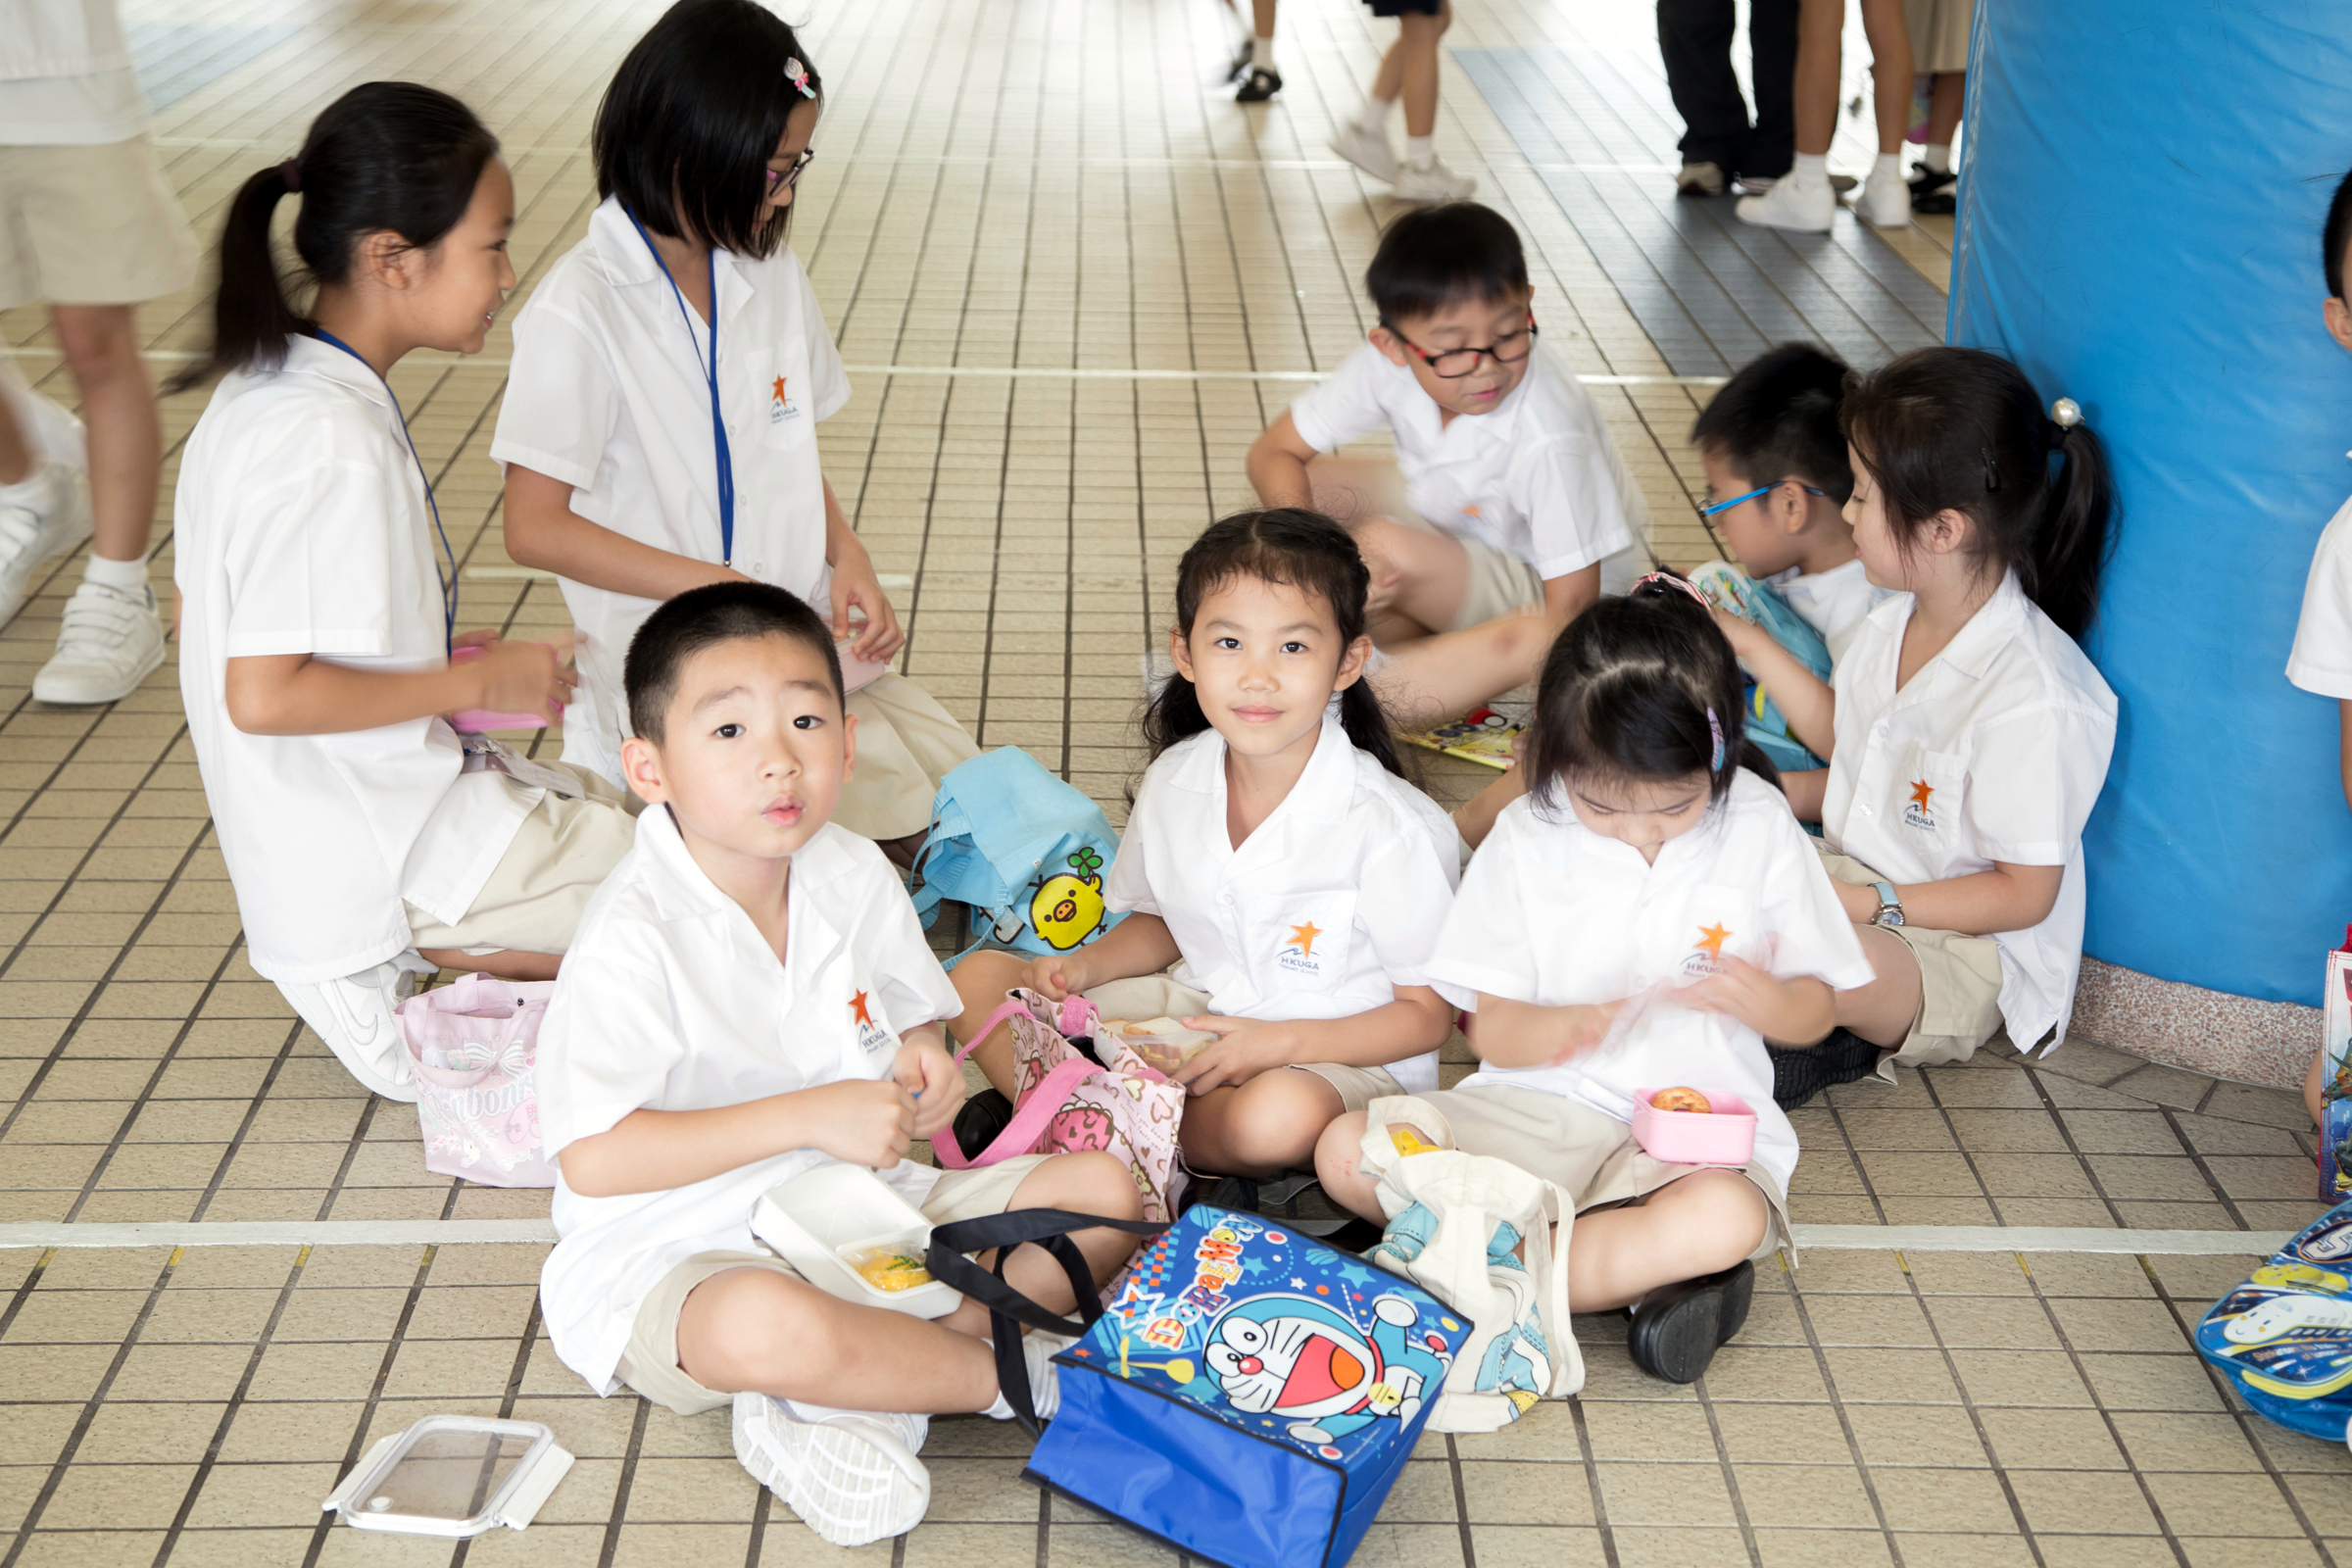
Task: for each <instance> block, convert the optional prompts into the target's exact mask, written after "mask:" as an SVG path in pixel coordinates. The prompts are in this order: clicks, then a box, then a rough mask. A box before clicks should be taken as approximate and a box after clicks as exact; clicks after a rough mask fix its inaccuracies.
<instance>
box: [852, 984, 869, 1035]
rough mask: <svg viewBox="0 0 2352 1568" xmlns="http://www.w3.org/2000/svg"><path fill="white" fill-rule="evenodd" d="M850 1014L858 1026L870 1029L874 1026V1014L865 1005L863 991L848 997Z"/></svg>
mask: <svg viewBox="0 0 2352 1568" xmlns="http://www.w3.org/2000/svg"><path fill="white" fill-rule="evenodd" d="M850 1016H852V1017H854V1018H856V1019H857V1020H858V1024H859V1026H860V1027H863V1028H866V1029H871V1028H872V1027H873V1026H874V1015H873V1014H872V1013H870V1012H868V1011H867V1010H866V1007H865V993H864V992H862V991H860V992H858V994H857V995H856V996H854V997H852V998H851V999H850Z"/></svg>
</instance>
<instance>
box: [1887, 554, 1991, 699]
mask: <svg viewBox="0 0 2352 1568" xmlns="http://www.w3.org/2000/svg"><path fill="white" fill-rule="evenodd" d="M1918 602H1919V601H1918V598H1917V596H1915V595H1913V594H1908V593H1899V594H1896V595H1895V596H1894V597H1892V598H1891V599H1888V600H1887V602H1886V603H1885V604H1883V605H1881V606H1879V608H1878V609H1876V610H1874V611H1872V612H1871V613H1870V620H1871V623H1872V624H1873V625H1875V626H1877V627H1878V628H1879V629H1880V630H1881V631H1884V632H1886V633H1887V635H1888V636H1890V637H1892V638H1893V639H1894V642H1895V647H1896V648H1897V650H1898V651H1899V650H1900V648H1901V646H1902V638H1903V627H1904V626H1906V625H1907V624H1909V623H1910V620H1911V612H1912V609H1913V607H1915V606H1916V605H1917V604H1918ZM2026 604H2027V600H2026V590H2025V585H2024V584H2023V583H2021V582H2019V581H2018V580H2017V573H2016V572H2014V571H2010V572H2004V573H2002V574H2001V582H2000V586H1999V587H1997V588H1995V589H1993V591H1992V597H1991V598H1989V599H1987V600H1985V603H1984V604H1982V605H1980V606H1978V607H1977V613H1975V614H1973V615H1971V616H1969V617H1968V623H1967V624H1966V625H1964V626H1962V627H1961V628H1960V629H1959V630H1958V631H1957V632H1955V633H1953V634H1952V640H1951V641H1950V642H1948V643H1946V644H1945V645H1944V647H1943V651H1942V652H1941V653H1939V654H1937V655H1936V658H1935V659H1934V660H1932V661H1931V662H1932V663H1939V664H1949V665H1950V666H1951V667H1952V668H1953V669H1955V670H1957V671H1958V672H1959V673H1961V674H1963V675H1966V676H1968V677H1969V678H1970V679H1971V680H1982V679H1983V678H1984V676H1985V671H1986V670H1987V669H1989V668H1991V667H1992V659H1993V656H1994V655H1995V654H1997V653H1999V652H2000V651H2001V650H2002V649H2003V648H2005V647H2007V646H2008V645H2009V643H2010V641H2011V639H2013V638H2014V637H2015V636H2016V635H2017V631H2018V628H2019V627H2021V626H2023V625H2024V624H2025V623H2026Z"/></svg>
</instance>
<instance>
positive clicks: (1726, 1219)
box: [1677, 1170, 1772, 1274]
mask: <svg viewBox="0 0 2352 1568" xmlns="http://www.w3.org/2000/svg"><path fill="white" fill-rule="evenodd" d="M1683 1182H1685V1183H1689V1184H1691V1193H1690V1196H1689V1200H1688V1201H1689V1203H1690V1207H1689V1208H1688V1209H1687V1210H1686V1211H1685V1216H1684V1217H1685V1219H1686V1221H1687V1224H1688V1231H1687V1234H1688V1235H1690V1237H1691V1240H1692V1243H1693V1245H1694V1246H1697V1247H1699V1248H1700V1249H1701V1250H1703V1251H1704V1253H1705V1263H1706V1266H1705V1267H1704V1268H1703V1269H1702V1270H1701V1272H1703V1273H1709V1274H1712V1273H1714V1272H1716V1271H1717V1270H1719V1269H1727V1268H1730V1267H1731V1266H1732V1265H1733V1264H1735V1263H1737V1262H1739V1261H1740V1259H1741V1258H1743V1257H1748V1256H1750V1255H1752V1254H1753V1253H1754V1252H1755V1250H1756V1248H1757V1247H1758V1246H1759V1245H1760V1244H1761V1243H1762V1242H1763V1240H1764V1232H1765V1230H1766V1228H1767V1227H1768V1226H1769V1225H1770V1224H1771V1223H1772V1205H1771V1203H1770V1202H1769V1201H1766V1199H1765V1197H1764V1193H1763V1191H1762V1189H1760V1188H1758V1187H1757V1186H1756V1184H1755V1183H1754V1182H1751V1181H1749V1180H1748V1179H1747V1178H1746V1177H1744V1176H1742V1175H1740V1174H1739V1173H1738V1172H1736V1171H1728V1170H1724V1171H1704V1172H1701V1173H1700V1174H1698V1175H1696V1176H1686V1177H1684V1178H1683ZM1677 1185H1678V1186H1679V1185H1682V1183H1677Z"/></svg>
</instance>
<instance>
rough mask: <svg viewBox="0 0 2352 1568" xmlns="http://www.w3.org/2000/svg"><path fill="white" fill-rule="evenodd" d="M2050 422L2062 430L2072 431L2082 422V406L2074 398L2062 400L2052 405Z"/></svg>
mask: <svg viewBox="0 0 2352 1568" xmlns="http://www.w3.org/2000/svg"><path fill="white" fill-rule="evenodd" d="M2050 422H2051V423H2052V424H2054V425H2056V426H2057V427H2058V428H2059V429H2061V430H2072V429H2073V428H2074V427H2075V426H2076V425H2078V424H2081V423H2082V404H2080V403H2077V402H2076V401H2075V400H2074V399H2073V398H2060V399H2059V400H2058V401H2057V402H2055V403H2053V404H2051V405H2050Z"/></svg>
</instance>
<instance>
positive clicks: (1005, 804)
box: [913, 746, 1121, 967]
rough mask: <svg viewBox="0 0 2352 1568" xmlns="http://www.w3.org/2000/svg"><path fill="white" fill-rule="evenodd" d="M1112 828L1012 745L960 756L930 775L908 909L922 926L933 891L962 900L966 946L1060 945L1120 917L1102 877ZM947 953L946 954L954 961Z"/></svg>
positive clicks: (932, 914)
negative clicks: (968, 921) (1108, 902)
mask: <svg viewBox="0 0 2352 1568" xmlns="http://www.w3.org/2000/svg"><path fill="white" fill-rule="evenodd" d="M1118 853H1119V836H1118V835H1117V834H1116V833H1113V832H1112V831H1111V830H1110V819H1109V818H1108V817H1105V816H1104V815H1103V809H1102V808H1101V807H1099V806H1097V805H1096V804H1095V803H1094V802H1093V801H1090V800H1088V799H1087V798H1086V796H1084V795H1083V794H1081V793H1080V792H1079V791H1077V790H1075V789H1073V788H1071V787H1070V786H1069V785H1068V784H1065V783H1064V782H1062V781H1061V780H1060V779H1058V778H1055V777H1054V775H1053V774H1052V773H1050V772H1048V771H1047V770H1046V767H1045V765H1044V764H1043V763H1041V762H1040V761H1038V760H1037V759H1036V758H1034V757H1031V756H1030V755H1029V754H1028V753H1027V752H1024V751H1022V750H1021V749H1020V748H1019V747H1017V746H1001V747H999V748H997V749H996V750H995V751H993V752H983V753H982V754H981V755H980V756H978V757H975V758H973V759H972V760H970V761H968V762H964V763H960V764H959V765H957V766H956V768H955V769H953V770H952V771H951V772H950V773H949V774H948V776H947V777H946V778H943V779H941V780H940V781H939V798H938V799H937V800H935V801H934V802H932V805H931V831H930V833H929V834H927V835H926V836H925V837H924V839H923V845H922V848H921V849H920V850H918V851H916V852H915V857H914V865H915V869H916V870H917V871H918V872H920V873H921V876H922V886H921V887H919V888H916V889H914V891H913V898H914V909H915V913H916V914H918V915H920V916H921V917H922V921H923V926H924V928H925V929H926V930H927V929H929V928H930V927H931V925H932V924H933V923H934V922H936V921H937V920H938V919H939V905H940V901H941V900H942V899H957V900H960V901H961V902H963V903H964V904H967V905H969V906H970V907H971V910H972V946H971V947H970V948H966V949H964V950H963V953H959V954H957V955H956V958H961V957H962V956H964V954H968V953H970V952H971V951H972V948H977V947H978V946H980V944H981V943H983V942H987V941H990V940H994V941H996V942H998V943H1000V944H1002V945H1003V946H1005V947H1007V948H1010V949H1012V950H1013V951H1015V952H1017V953H1027V954H1034V955H1037V956H1045V955H1046V954H1050V953H1068V952H1070V951H1071V950H1073V949H1075V948H1078V947H1081V946H1083V945H1084V944H1086V943H1089V942H1092V941H1094V940H1095V938H1097V937H1099V936H1101V935H1102V934H1103V932H1105V931H1107V930H1109V929H1110V928H1111V927H1112V926H1114V925H1116V924H1118V923H1119V920H1120V918H1121V917H1120V916H1119V915H1117V914H1113V913H1111V912H1109V911H1108V910H1106V909H1105V908H1104V907H1103V873H1104V872H1106V871H1108V870H1109V869H1110V862H1111V861H1112V860H1113V859H1114V858H1117V856H1118ZM955 962H956V959H954V958H952V959H950V960H949V966H950V967H954V965H955Z"/></svg>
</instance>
